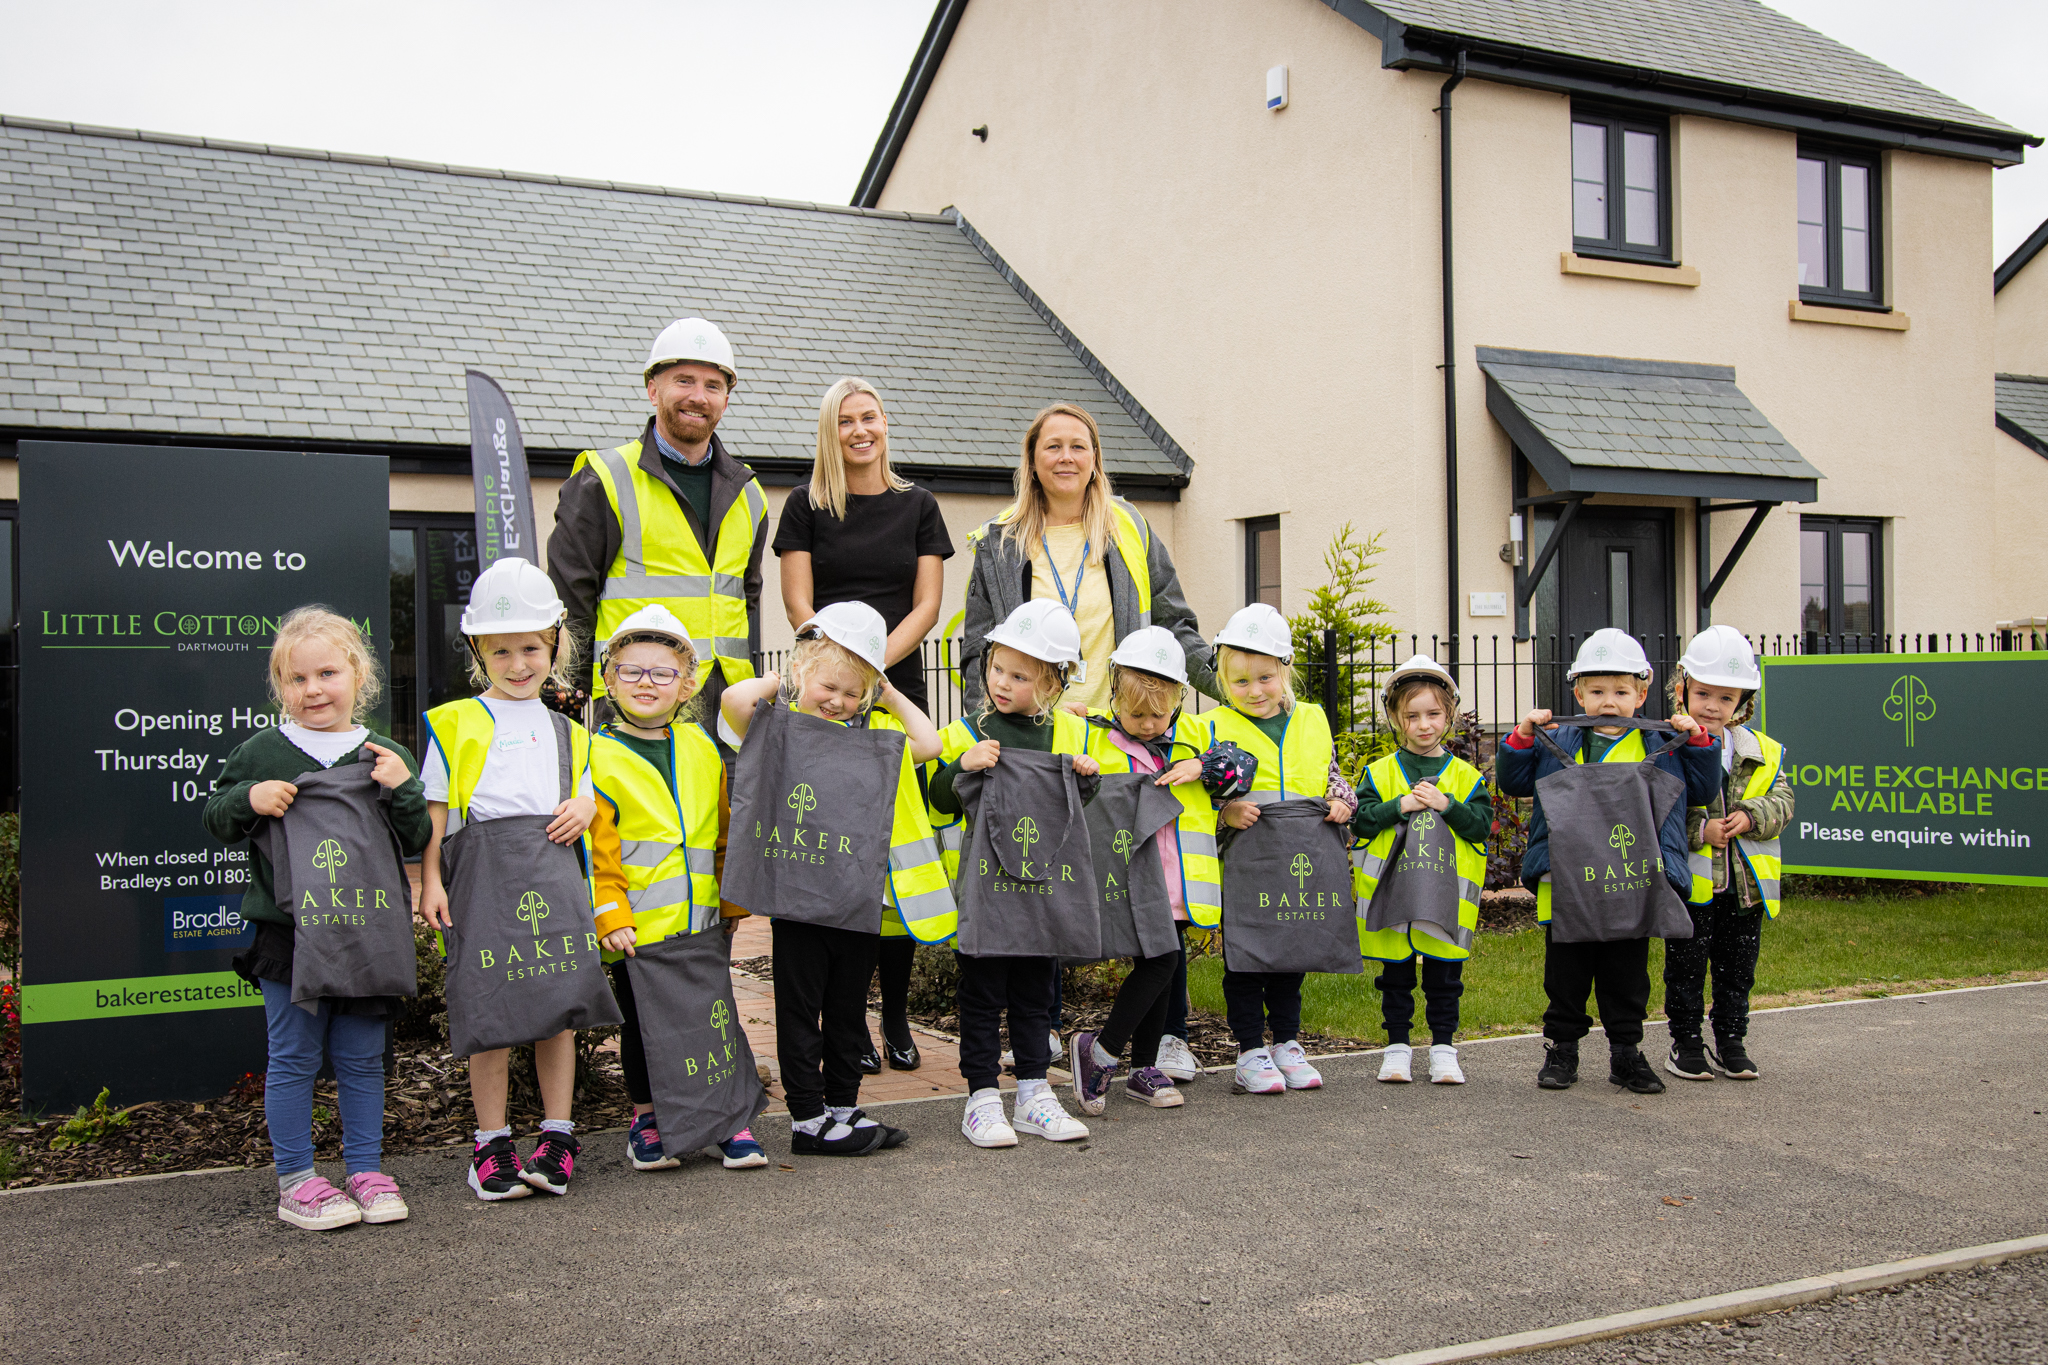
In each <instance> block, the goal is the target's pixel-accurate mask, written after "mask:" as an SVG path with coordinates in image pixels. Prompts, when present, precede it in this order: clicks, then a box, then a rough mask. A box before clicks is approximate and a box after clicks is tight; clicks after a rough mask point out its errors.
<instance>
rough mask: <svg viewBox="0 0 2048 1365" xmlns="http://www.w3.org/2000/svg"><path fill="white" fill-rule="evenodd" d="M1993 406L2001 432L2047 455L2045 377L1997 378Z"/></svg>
mask: <svg viewBox="0 0 2048 1365" xmlns="http://www.w3.org/2000/svg"><path fill="white" fill-rule="evenodd" d="M1996 406H1997V408H1998V418H1997V421H1998V429H1999V430H2000V431H2003V432H2005V433H2006V434H2007V435H2009V436H2011V437H2012V438H2013V439H2014V440H2015V441H2018V442H2020V443H2021V444H2023V445H2026V446H2029V447H2031V448H2032V449H2034V450H2035V451H2036V452H2038V453H2039V454H2042V455H2048V377H2043V376H2041V375H2032V374H2002V375H1999V376H1998V379H1997V401H1996Z"/></svg>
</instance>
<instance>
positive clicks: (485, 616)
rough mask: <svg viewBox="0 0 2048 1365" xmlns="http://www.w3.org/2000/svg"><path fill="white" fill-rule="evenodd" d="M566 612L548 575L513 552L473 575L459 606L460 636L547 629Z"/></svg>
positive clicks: (558, 621) (560, 620) (559, 622)
mask: <svg viewBox="0 0 2048 1365" xmlns="http://www.w3.org/2000/svg"><path fill="white" fill-rule="evenodd" d="M567 614H568V613H567V611H566V610H565V609H564V608H563V606H562V599H561V598H559V597H557V596H555V585H554V583H553V581H552V580H550V579H549V578H548V576H547V575H546V574H544V573H542V572H541V571H540V570H539V569H537V568H535V567H534V566H533V565H531V564H529V563H527V562H526V561H525V560H523V559H521V558H519V557H518V556H517V555H513V556H510V557H509V558H506V559H501V560H498V561H497V562H496V563H494V564H492V565H491V567H490V568H488V569H485V570H484V571H483V572H482V573H480V574H478V575H477V576H476V583H475V585H474V586H472V587H471V588H470V590H469V605H468V606H466V607H464V608H463V609H462V633H463V634H464V635H519V634H523V633H525V632H526V631H529V630H551V629H553V628H554V627H556V626H558V625H560V624H561V623H562V618H563V617H564V616H566V615H567Z"/></svg>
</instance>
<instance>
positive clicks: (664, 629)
mask: <svg viewBox="0 0 2048 1365" xmlns="http://www.w3.org/2000/svg"><path fill="white" fill-rule="evenodd" d="M649 636H652V637H654V638H656V639H662V640H667V641H669V642H670V643H671V644H673V645H675V646H676V649H677V651H678V652H679V653H680V652H687V653H689V654H690V656H691V657H692V658H694V657H696V653H697V647H696V645H695V644H693V643H691V640H690V632H689V631H688V630H687V629H685V628H684V626H683V623H682V622H681V621H678V620H677V619H676V614H675V613H674V612H672V611H670V610H669V609H668V608H667V607H664V606H663V605H662V604H661V603H659V602H655V603H653V604H651V605H649V606H645V607H642V608H640V610H638V611H636V612H634V613H633V614H632V615H631V616H628V617H627V618H626V619H625V620H623V621H621V622H619V628H618V629H617V630H615V631H613V632H612V635H611V638H610V639H609V640H606V641H604V642H603V643H602V644H601V645H600V646H599V647H598V651H597V659H598V665H599V666H600V667H602V666H603V664H604V661H605V658H606V657H607V656H608V655H610V654H611V652H612V651H613V650H615V649H617V648H618V647H619V646H620V645H622V644H624V643H626V642H627V641H629V640H632V639H634V638H636V637H638V638H646V637H649Z"/></svg>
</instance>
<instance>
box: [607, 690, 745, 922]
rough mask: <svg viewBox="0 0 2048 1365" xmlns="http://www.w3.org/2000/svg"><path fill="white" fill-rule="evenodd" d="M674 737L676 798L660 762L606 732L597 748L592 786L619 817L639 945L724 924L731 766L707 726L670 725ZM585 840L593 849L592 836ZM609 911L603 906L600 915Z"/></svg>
mask: <svg viewBox="0 0 2048 1365" xmlns="http://www.w3.org/2000/svg"><path fill="white" fill-rule="evenodd" d="M668 736H669V738H668V743H669V764H670V767H671V770H672V771H673V772H674V773H675V775H676V790H675V794H674V795H673V796H671V795H670V794H669V789H668V779H667V778H666V777H665V776H664V775H663V774H662V773H660V772H659V771H657V770H656V769H655V767H654V765H653V764H651V763H649V762H648V761H647V760H646V759H645V758H642V757H641V756H640V755H639V754H637V753H635V752H634V751H633V750H632V749H631V748H629V747H627V746H626V745H624V744H621V743H620V742H619V741H618V740H617V739H615V738H613V737H612V736H611V735H610V734H609V733H607V732H606V731H603V730H600V731H598V733H597V735H596V737H595V738H593V739H592V740H591V742H590V780H591V783H592V785H593V786H595V787H596V788H597V792H598V795H600V796H602V797H604V799H605V800H607V801H609V802H611V803H612V805H613V807H614V808H616V809H617V811H618V813H619V818H618V830H619V861H620V863H621V864H623V865H624V869H625V873H626V904H627V908H628V909H630V910H631V911H632V912H633V938H634V942H635V943H637V944H639V945H642V946H645V945H646V944H649V943H659V942H660V941H661V940H662V939H665V938H669V937H671V936H672V935H675V934H700V933H702V932H704V931H705V930H706V929H713V928H716V927H718V923H719V909H718V871H717V869H718V863H717V858H718V786H719V782H720V781H721V779H722V777H723V770H724V763H723V761H722V760H721V759H720V758H719V756H718V746H717V745H715V744H713V743H712V742H711V737H710V736H709V735H707V734H705V733H704V727H703V726H701V725H686V724H682V723H680V722H679V723H677V724H674V725H671V726H669V731H668ZM584 841H585V844H586V846H587V845H588V843H589V836H588V835H586V836H584ZM595 890H596V888H595V887H594V886H593V887H592V891H593V893H594V892H595ZM592 899H593V901H594V900H595V895H594V894H593V897H592ZM607 908H608V907H604V906H599V907H598V913H599V914H603V913H604V912H605V910H606V909H607ZM618 956H619V954H615V953H607V954H606V957H607V959H616V958H617V957H618Z"/></svg>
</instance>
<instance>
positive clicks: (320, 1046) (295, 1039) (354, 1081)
mask: <svg viewBox="0 0 2048 1365" xmlns="http://www.w3.org/2000/svg"><path fill="white" fill-rule="evenodd" d="M258 984H259V985H261V986H262V987H263V1017H264V1022H265V1024H266V1026H267V1027H268V1029H269V1031H270V1066H269V1070H268V1074H266V1076H265V1077H264V1081H263V1117H264V1119H265V1120H266V1121H267V1122H268V1123H269V1125H270V1150H271V1154H272V1156H273V1157H274V1158H275V1159H276V1161H277V1172H278V1174H279V1175H292V1174H295V1173H296V1172H299V1171H310V1170H312V1169H313V1078H314V1077H315V1076H317V1075H319V1074H320V1063H321V1061H322V1060H323V1058H324V1059H325V1060H327V1061H330V1062H332V1063H333V1064H334V1081H335V1085H336V1087H337V1088H338V1089H339V1090H340V1092H341V1102H340V1103H341V1155H342V1162H343V1164H344V1165H345V1166H346V1167H347V1168H348V1173H349V1174H350V1175H358V1174H360V1173H362V1172H363V1171H374V1170H377V1169H378V1168H379V1167H380V1166H382V1164H383V1161H384V1031H385V1029H386V1028H387V1027H388V1026H389V1024H390V1021H389V1020H387V1019H372V1018H367V1017H364V1016H362V1015H354V1014H336V1013H335V1012H334V1005H333V1002H332V1001H328V1000H322V1001H319V1002H317V1003H318V1005H319V1009H318V1012H317V1013H312V1014H309V1013H307V1012H306V1011H305V1010H302V1009H300V1008H299V1007H298V1006H297V1005H294V1004H293V1003H292V988H291V987H290V986H288V985H286V984H285V983H284V982H282V981H263V982H259V983H258Z"/></svg>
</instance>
